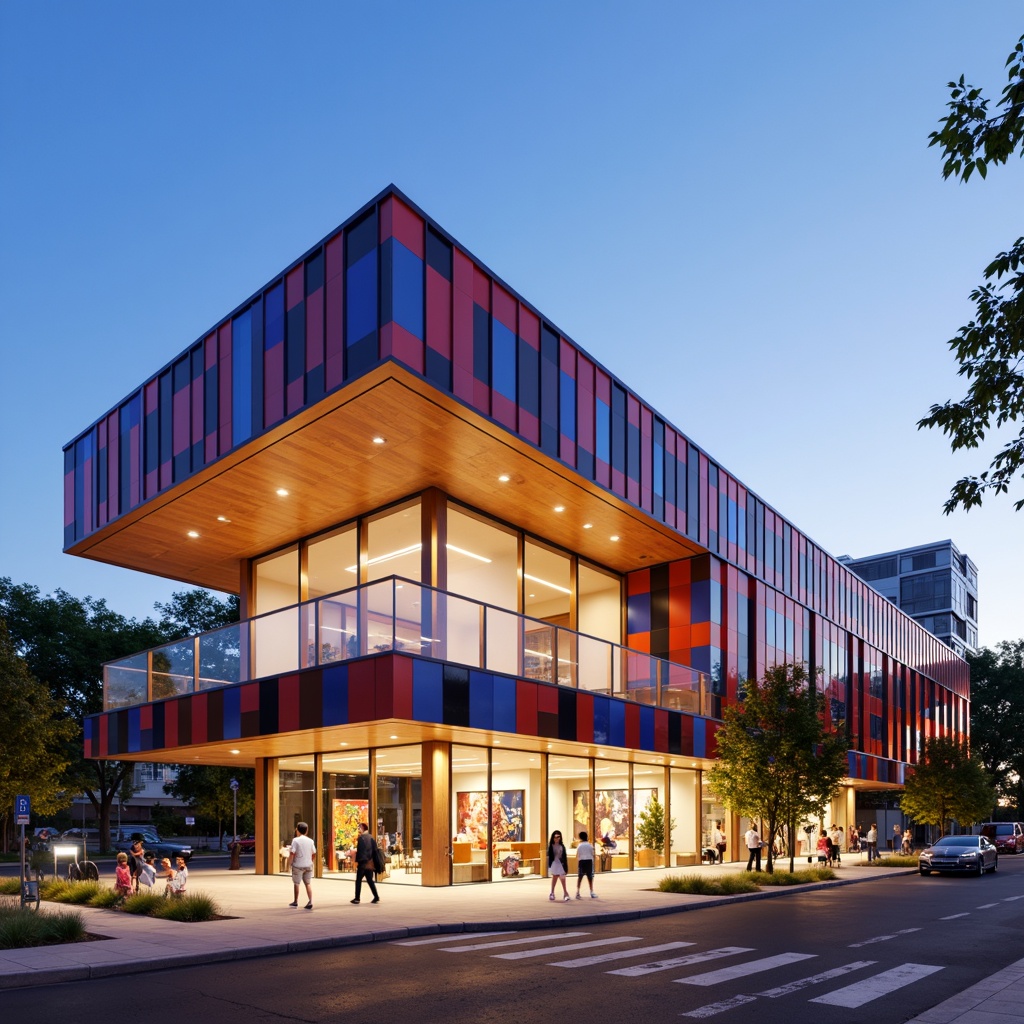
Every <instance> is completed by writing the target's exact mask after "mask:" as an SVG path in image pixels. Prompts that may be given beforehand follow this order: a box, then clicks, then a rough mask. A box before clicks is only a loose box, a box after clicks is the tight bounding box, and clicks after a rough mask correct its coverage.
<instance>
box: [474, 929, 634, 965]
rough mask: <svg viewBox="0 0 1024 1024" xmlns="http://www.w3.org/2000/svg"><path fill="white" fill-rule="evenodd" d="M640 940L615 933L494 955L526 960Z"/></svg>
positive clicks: (632, 936) (506, 958)
mask: <svg viewBox="0 0 1024 1024" xmlns="http://www.w3.org/2000/svg"><path fill="white" fill-rule="evenodd" d="M640 941H641V939H640V936H639V935H615V936H612V937H611V938H609V939H591V940H590V942H570V943H569V944H568V945H565V946H559V947H558V948H557V949H552V948H551V946H543V947H542V948H541V949H521V950H519V951H518V952H516V953H494V954H492V955H493V957H494V959H495V960H526V959H528V958H529V957H532V956H551V954H552V953H560V952H561V951H562V950H563V949H593V948H594V947H595V946H610V945H611V944H612V943H614V942H640Z"/></svg>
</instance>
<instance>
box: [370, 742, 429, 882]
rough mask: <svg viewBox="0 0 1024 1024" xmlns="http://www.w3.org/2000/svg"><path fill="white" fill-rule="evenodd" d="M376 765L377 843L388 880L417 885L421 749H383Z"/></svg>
mask: <svg viewBox="0 0 1024 1024" xmlns="http://www.w3.org/2000/svg"><path fill="white" fill-rule="evenodd" d="M376 762H377V842H378V844H379V845H380V848H381V849H382V850H384V851H385V856H386V857H387V878H388V880H389V881H392V882H408V883H411V884H413V885H419V884H420V882H421V879H422V874H421V871H422V861H423V809H422V806H423V805H422V796H421V775H422V766H421V758H420V747H419V746H418V745H416V746H409V747H383V748H380V749H378V750H377V752H376Z"/></svg>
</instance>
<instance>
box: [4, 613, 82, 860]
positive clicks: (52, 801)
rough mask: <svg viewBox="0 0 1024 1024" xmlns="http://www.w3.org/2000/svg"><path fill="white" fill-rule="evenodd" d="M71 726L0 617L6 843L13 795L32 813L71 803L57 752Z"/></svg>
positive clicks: (64, 765) (65, 762)
mask: <svg viewBox="0 0 1024 1024" xmlns="http://www.w3.org/2000/svg"><path fill="white" fill-rule="evenodd" d="M75 732H76V730H75V726H74V723H73V722H70V721H69V720H68V719H67V717H66V716H64V715H63V713H62V709H61V707H60V706H59V705H58V704H57V702H56V701H55V700H54V699H53V697H51V696H50V692H49V691H48V690H47V689H46V687H45V686H43V685H42V684H41V683H40V682H38V681H37V680H35V679H33V678H32V675H31V673H30V672H29V670H28V666H27V665H26V664H25V662H24V660H23V659H22V658H19V657H18V655H17V653H16V651H15V649H14V644H13V643H12V642H11V638H10V636H9V635H8V632H7V627H6V626H5V625H4V624H3V622H2V620H0V828H2V830H3V843H4V849H5V850H7V849H9V840H10V838H11V832H10V826H11V825H12V824H13V815H12V811H13V809H14V799H15V797H16V796H19V795H20V794H28V796H30V797H31V799H32V810H33V811H34V812H35V813H36V814H53V813H54V812H55V811H59V810H60V809H61V808H62V807H67V805H68V804H70V803H71V794H69V793H68V792H67V791H66V789H65V788H64V776H65V772H66V770H67V767H68V763H69V762H68V759H67V758H66V757H65V756H64V755H63V754H62V751H63V750H65V749H66V748H67V744H68V743H69V742H70V741H71V739H72V738H73V737H74V735H75Z"/></svg>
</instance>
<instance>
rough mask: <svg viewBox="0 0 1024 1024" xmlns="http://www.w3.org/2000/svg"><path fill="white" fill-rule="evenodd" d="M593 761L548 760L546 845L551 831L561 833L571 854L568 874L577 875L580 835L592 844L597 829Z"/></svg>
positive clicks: (559, 757)
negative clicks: (593, 814)
mask: <svg viewBox="0 0 1024 1024" xmlns="http://www.w3.org/2000/svg"><path fill="white" fill-rule="evenodd" d="M590 801H591V782H590V758H587V757H563V756H561V755H556V754H552V755H550V757H548V827H547V834H546V835H545V837H544V842H545V845H546V844H547V841H548V839H549V838H550V836H551V833H552V832H556V831H557V832H561V833H562V836H563V837H564V838H565V844H566V847H567V851H568V854H569V875H570V876H571V877H575V876H576V846H577V845H578V844H579V842H580V833H581V832H586V833H587V835H588V836H589V839H590V842H596V840H595V839H594V830H593V828H592V827H591V825H590Z"/></svg>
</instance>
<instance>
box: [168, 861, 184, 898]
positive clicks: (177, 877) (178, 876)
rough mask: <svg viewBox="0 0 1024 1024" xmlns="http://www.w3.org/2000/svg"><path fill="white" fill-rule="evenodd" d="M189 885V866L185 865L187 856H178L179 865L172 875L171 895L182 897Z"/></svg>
mask: <svg viewBox="0 0 1024 1024" xmlns="http://www.w3.org/2000/svg"><path fill="white" fill-rule="evenodd" d="M187 885H188V868H187V867H186V866H185V858H184V857H178V867H177V870H176V871H175V872H174V874H173V875H172V876H171V895H172V896H174V897H175V898H176V899H181V897H182V896H184V895H185V887H186V886H187Z"/></svg>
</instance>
